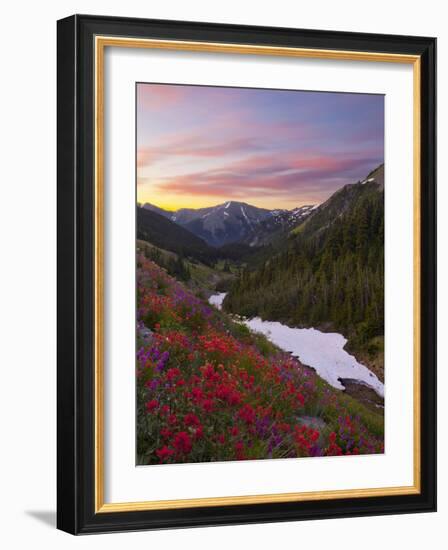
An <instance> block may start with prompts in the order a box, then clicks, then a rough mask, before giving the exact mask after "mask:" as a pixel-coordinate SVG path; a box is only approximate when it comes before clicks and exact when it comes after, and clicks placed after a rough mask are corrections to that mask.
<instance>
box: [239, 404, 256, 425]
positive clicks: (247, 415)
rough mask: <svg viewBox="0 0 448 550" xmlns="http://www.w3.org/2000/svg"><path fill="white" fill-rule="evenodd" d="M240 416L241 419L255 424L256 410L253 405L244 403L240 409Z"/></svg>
mask: <svg viewBox="0 0 448 550" xmlns="http://www.w3.org/2000/svg"><path fill="white" fill-rule="evenodd" d="M238 416H239V418H241V420H244V421H245V422H247V424H253V423H254V422H255V411H254V409H253V408H252V406H251V405H248V404H246V405H244V406H243V407H242V408H241V409H240V410H239V411H238Z"/></svg>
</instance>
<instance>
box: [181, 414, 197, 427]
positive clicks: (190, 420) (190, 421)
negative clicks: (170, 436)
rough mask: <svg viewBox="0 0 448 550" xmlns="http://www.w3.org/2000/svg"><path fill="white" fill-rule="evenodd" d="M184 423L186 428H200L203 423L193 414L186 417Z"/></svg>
mask: <svg viewBox="0 0 448 550" xmlns="http://www.w3.org/2000/svg"><path fill="white" fill-rule="evenodd" d="M184 422H185V425H186V426H199V424H200V423H201V422H200V420H199V418H198V417H197V416H196V415H195V414H193V413H188V414H186V415H185V416H184Z"/></svg>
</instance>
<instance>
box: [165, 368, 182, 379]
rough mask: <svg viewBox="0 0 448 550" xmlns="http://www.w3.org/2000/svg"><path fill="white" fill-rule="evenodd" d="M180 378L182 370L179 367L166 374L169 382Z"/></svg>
mask: <svg viewBox="0 0 448 550" xmlns="http://www.w3.org/2000/svg"><path fill="white" fill-rule="evenodd" d="M178 376H180V370H179V369H178V368H177V367H173V368H172V369H169V370H168V371H167V373H166V377H167V378H168V380H174V379H175V378H177V377H178Z"/></svg>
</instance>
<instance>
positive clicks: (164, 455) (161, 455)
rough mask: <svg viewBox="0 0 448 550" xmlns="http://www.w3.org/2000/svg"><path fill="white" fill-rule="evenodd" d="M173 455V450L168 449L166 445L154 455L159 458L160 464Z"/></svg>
mask: <svg viewBox="0 0 448 550" xmlns="http://www.w3.org/2000/svg"><path fill="white" fill-rule="evenodd" d="M173 454H174V451H173V449H170V448H169V447H167V446H166V445H165V446H163V447H162V448H161V449H157V451H156V455H157V456H158V457H159V459H160V462H163V461H164V460H167V459H168V458H169V457H170V456H172V455H173Z"/></svg>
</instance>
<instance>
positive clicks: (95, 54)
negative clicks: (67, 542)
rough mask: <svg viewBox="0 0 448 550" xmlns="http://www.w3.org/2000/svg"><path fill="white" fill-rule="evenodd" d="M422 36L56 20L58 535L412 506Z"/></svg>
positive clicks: (423, 155) (424, 117) (425, 48)
mask: <svg viewBox="0 0 448 550" xmlns="http://www.w3.org/2000/svg"><path fill="white" fill-rule="evenodd" d="M435 54H436V40H435V39H434V38H425V37H409V36H395V35H374V34H357V33H345V32H334V31H317V30H299V29H285V28H265V27H250V26H234V25H217V24H209V23H191V22H180V21H158V20H140V19H127V18H112V17H97V16H88V15H75V16H72V17H69V18H66V19H63V20H61V21H58V514H57V518H58V519H57V521H58V527H59V528H60V529H62V530H64V531H67V532H69V533H73V534H82V533H98V532H109V531H124V530H137V529H158V528H167V527H186V526H201V525H228V524H238V523H249V522H270V521H287V520H303V519H316V518H331V517H346V516H362V515H374V514H393V513H395V514H396V513H406V512H425V511H428V512H429V511H434V510H435V507H436V504H435V503H436V429H435V428H436V391H435V382H436V371H435V367H436V357H435V353H436V351H435V350H436V346H435V338H436V336H435V335H436V308H435V292H436V284H435V277H436V235H435V180H436V176H435V170H436V165H435V151H436V148H435V138H436V136H435V128H436V126H435V66H436V61H435Z"/></svg>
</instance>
